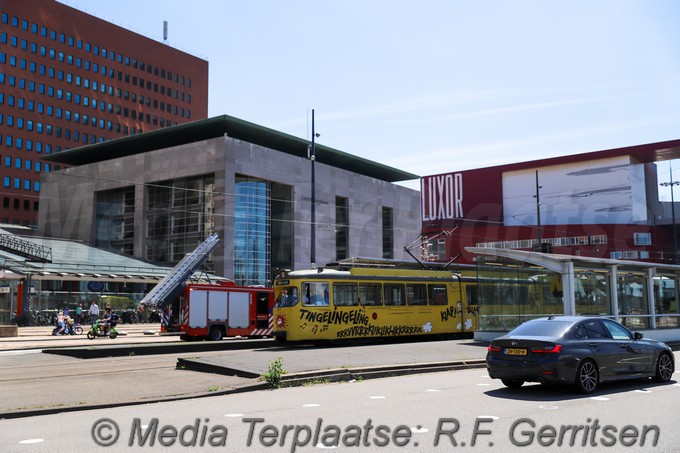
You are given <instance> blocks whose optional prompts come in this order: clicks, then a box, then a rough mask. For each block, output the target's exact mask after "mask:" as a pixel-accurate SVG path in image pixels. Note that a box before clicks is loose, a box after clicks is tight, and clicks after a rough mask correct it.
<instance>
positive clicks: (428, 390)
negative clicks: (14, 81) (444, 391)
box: [425, 389, 441, 392]
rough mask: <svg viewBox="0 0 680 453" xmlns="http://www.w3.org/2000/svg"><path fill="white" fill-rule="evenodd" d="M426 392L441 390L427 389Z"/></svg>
mask: <svg viewBox="0 0 680 453" xmlns="http://www.w3.org/2000/svg"><path fill="white" fill-rule="evenodd" d="M425 392H441V390H439V389H427V390H425Z"/></svg>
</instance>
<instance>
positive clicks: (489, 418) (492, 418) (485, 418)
mask: <svg viewBox="0 0 680 453" xmlns="http://www.w3.org/2000/svg"><path fill="white" fill-rule="evenodd" d="M477 418H481V419H484V420H498V419H499V418H500V417H497V416H495V415H478V416H477Z"/></svg>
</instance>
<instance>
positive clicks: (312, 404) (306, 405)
mask: <svg viewBox="0 0 680 453" xmlns="http://www.w3.org/2000/svg"><path fill="white" fill-rule="evenodd" d="M319 406H321V404H316V403H309V404H303V405H302V407H319Z"/></svg>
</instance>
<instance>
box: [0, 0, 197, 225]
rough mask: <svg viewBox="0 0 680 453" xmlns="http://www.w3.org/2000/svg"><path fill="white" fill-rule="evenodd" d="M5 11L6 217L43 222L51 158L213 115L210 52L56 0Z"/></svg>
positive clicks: (0, 80)
mask: <svg viewBox="0 0 680 453" xmlns="http://www.w3.org/2000/svg"><path fill="white" fill-rule="evenodd" d="M0 14H1V20H0V143H1V144H0V169H1V171H0V175H1V180H0V184H2V185H1V186H0V188H1V190H0V200H1V202H0V223H10V224H18V225H28V226H32V225H34V224H35V223H36V221H37V217H38V206H39V203H38V200H39V197H40V191H41V187H40V174H41V173H43V172H50V171H52V170H55V169H57V167H53V165H54V164H52V163H49V162H43V161H42V160H41V158H42V157H43V156H46V155H49V154H55V153H58V152H60V151H63V150H66V149H70V148H77V147H80V146H83V145H87V144H93V143H98V142H102V141H106V140H109V139H113V138H118V137H123V136H128V135H136V134H138V133H140V132H145V131H150V130H154V129H159V128H163V127H168V126H173V125H176V124H179V123H185V122H189V121H192V120H197V119H204V118H206V117H207V115H208V62H207V61H205V60H203V59H201V58H198V57H195V56H193V55H190V54H187V53H185V52H182V51H179V50H177V49H175V48H172V47H170V46H168V45H167V44H164V43H162V42H158V41H154V40H153V39H150V38H147V37H145V36H141V35H139V34H137V33H134V32H131V31H129V30H126V29H124V28H121V27H119V26H117V25H114V24H112V23H109V22H106V21H104V20H102V19H99V18H97V17H94V16H92V15H89V14H86V13H84V12H82V11H79V10H77V9H74V8H72V7H69V6H67V5H64V4H61V3H59V2H57V1H55V0H21V1H18V0H8V1H2V2H0ZM159 27H160V24H159Z"/></svg>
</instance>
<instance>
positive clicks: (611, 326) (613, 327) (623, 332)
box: [602, 321, 631, 340]
mask: <svg viewBox="0 0 680 453" xmlns="http://www.w3.org/2000/svg"><path fill="white" fill-rule="evenodd" d="M602 322H603V323H604V325H605V327H606V328H607V330H608V331H609V333H610V334H611V336H612V338H613V339H615V340H630V339H631V336H630V333H629V332H628V329H626V328H625V327H623V326H622V325H621V324H617V323H615V322H614V321H602Z"/></svg>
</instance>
